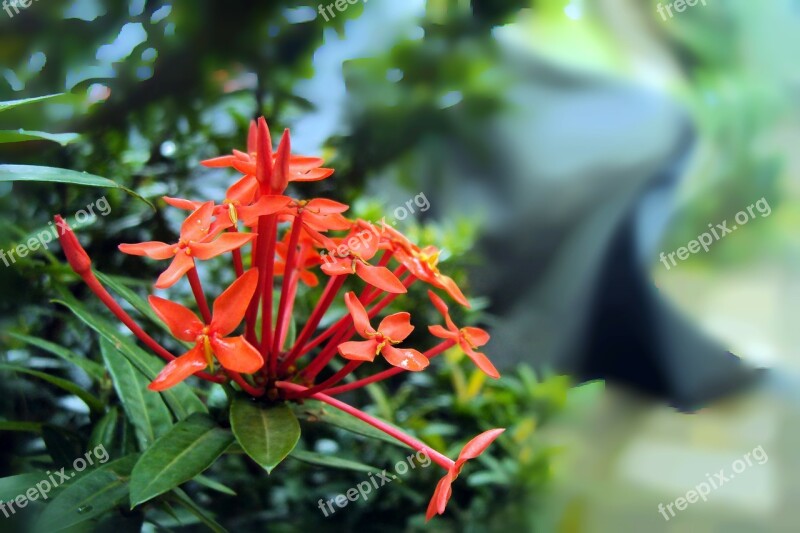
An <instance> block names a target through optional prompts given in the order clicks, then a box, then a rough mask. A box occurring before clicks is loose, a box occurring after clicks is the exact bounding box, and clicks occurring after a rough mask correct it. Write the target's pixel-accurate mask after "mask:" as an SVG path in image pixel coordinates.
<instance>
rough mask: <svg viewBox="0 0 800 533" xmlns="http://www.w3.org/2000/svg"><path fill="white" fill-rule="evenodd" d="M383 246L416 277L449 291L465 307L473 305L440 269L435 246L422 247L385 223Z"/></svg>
mask: <svg viewBox="0 0 800 533" xmlns="http://www.w3.org/2000/svg"><path fill="white" fill-rule="evenodd" d="M381 247H383V248H386V249H388V250H392V252H394V257H395V258H396V259H397V260H398V261H400V263H401V264H402V265H403V266H404V267H406V268H407V269H408V271H409V272H411V273H412V274H413V275H414V277H416V278H417V279H420V280H422V281H424V282H425V283H429V284H430V285H433V286H434V287H437V288H439V289H444V290H445V291H447V294H449V295H450V296H451V297H452V298H453V299H454V300H455V301H457V302H458V303H460V304H461V305H463V306H464V307H471V306H470V304H469V301H467V298H466V296H464V293H462V292H461V289H459V288H458V285H456V282H455V281H453V279H452V278H450V277H448V276H445V275H444V274H442V273H441V272H440V271H439V254H440V253H441V251H440V250H439V249H437V248H436V247H435V246H426V247H425V248H420V247H419V246H417V245H416V244H414V243H412V242H411V241H409V240H408V238H407V237H406V236H405V235H403V234H402V233H400V232H399V231H397V230H396V229H394V228H392V227H390V226H388V225H386V224H383V232H382V240H381Z"/></svg>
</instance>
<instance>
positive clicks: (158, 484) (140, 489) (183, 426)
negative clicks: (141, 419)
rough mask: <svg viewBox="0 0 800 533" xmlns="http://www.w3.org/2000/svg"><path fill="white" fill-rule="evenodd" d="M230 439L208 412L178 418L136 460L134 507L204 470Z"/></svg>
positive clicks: (231, 438)
mask: <svg viewBox="0 0 800 533" xmlns="http://www.w3.org/2000/svg"><path fill="white" fill-rule="evenodd" d="M231 442H233V435H231V433H230V432H229V431H226V430H224V429H221V428H219V427H218V426H217V425H216V423H214V421H213V420H211V418H209V417H208V416H205V415H201V414H193V415H192V416H190V417H189V418H187V419H186V420H184V421H182V422H179V423H178V424H176V425H175V426H174V427H173V428H172V430H171V431H170V432H169V433H167V434H166V435H164V436H163V437H161V438H159V439H158V440H157V441H156V442H155V444H153V446H152V447H151V448H150V449H148V450H147V451H146V452H144V454H143V455H142V458H141V459H139V462H138V463H136V466H135V467H134V469H133V476H132V478H131V508H134V507H136V506H137V505H139V504H141V503H144V502H146V501H149V500H152V499H153V498H155V497H156V496H159V495H161V494H164V493H165V492H168V491H170V490H172V489H174V488H175V487H177V486H178V485H180V484H182V483H186V482H187V481H189V480H190V479H192V478H194V477H195V476H197V475H198V474H201V473H202V472H203V471H205V470H206V469H207V468H208V467H210V466H211V465H212V464H214V461H216V460H217V458H218V457H219V456H220V455H222V453H223V452H224V451H225V450H226V449H227V447H228V446H230V444H231Z"/></svg>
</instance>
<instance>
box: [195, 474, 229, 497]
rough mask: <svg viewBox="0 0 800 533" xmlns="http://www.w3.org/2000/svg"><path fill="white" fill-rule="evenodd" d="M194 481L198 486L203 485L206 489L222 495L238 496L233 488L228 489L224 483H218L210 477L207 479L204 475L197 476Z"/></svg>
mask: <svg viewBox="0 0 800 533" xmlns="http://www.w3.org/2000/svg"><path fill="white" fill-rule="evenodd" d="M194 481H195V483H197V484H198V485H202V486H204V487H206V488H207V489H211V490H215V491H217V492H220V493H222V494H227V495H228V496H236V492H235V491H234V490H233V489H232V488H230V487H227V486H225V485H223V484H222V483H219V482H217V481H214V480H213V479H211V478H209V477H206V476H203V475H200V476H195V478H194Z"/></svg>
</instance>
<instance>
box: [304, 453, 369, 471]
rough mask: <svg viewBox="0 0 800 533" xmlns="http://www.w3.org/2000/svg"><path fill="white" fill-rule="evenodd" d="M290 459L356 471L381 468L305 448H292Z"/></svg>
mask: <svg viewBox="0 0 800 533" xmlns="http://www.w3.org/2000/svg"><path fill="white" fill-rule="evenodd" d="M289 457H291V458H292V459H297V460H298V461H302V462H304V463H309V464H312V465H317V466H324V467H326V468H337V469H339V470H355V471H356V472H380V471H381V469H380V468H377V467H374V466H369V465H365V464H364V463H359V462H357V461H351V460H349V459H342V458H341V457H335V456H333V455H323V454H321V453H315V452H309V451H306V450H293V451H292V453H290V454H289Z"/></svg>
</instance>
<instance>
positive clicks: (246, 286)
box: [210, 268, 258, 337]
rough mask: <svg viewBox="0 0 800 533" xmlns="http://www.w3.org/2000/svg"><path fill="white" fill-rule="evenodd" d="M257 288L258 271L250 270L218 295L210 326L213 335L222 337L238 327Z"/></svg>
mask: <svg viewBox="0 0 800 533" xmlns="http://www.w3.org/2000/svg"><path fill="white" fill-rule="evenodd" d="M257 286H258V269H256V268H252V269H250V270H248V271H247V272H245V273H244V274H242V276H241V277H240V278H238V279H237V280H236V281H234V282H233V283H231V286H230V287H228V288H227V289H225V292H223V293H222V294H220V295H219V297H218V298H217V299H216V300H215V301H214V313H213V318H212V319H211V324H210V326H211V331H212V332H213V333H216V334H217V335H219V336H221V337H224V336H226V335H228V334H229V333H230V332H232V331H233V330H235V329H236V328H237V327H238V326H239V324H240V323H241V322H242V319H243V318H244V314H245V312H247V307H248V306H249V305H250V300H252V299H253V294H254V293H255V291H256V287H257Z"/></svg>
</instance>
